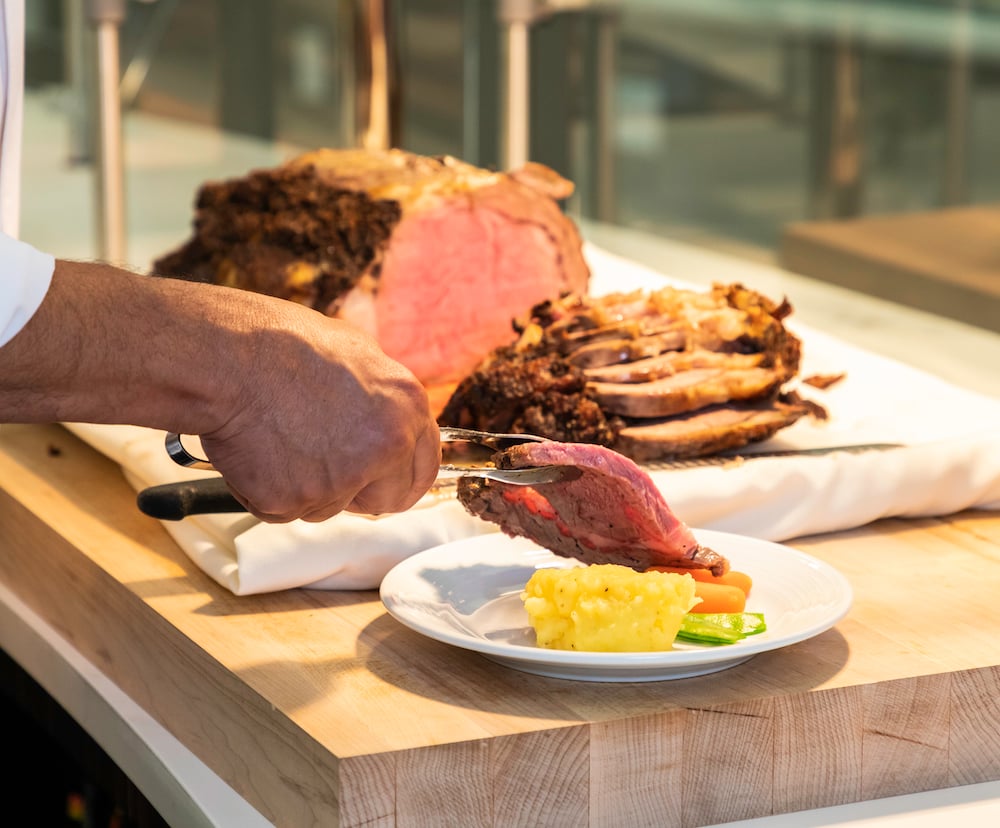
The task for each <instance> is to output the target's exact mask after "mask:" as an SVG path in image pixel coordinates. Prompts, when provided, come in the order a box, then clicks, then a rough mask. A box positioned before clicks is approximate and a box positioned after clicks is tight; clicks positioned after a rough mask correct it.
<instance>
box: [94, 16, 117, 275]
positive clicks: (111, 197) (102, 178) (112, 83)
mask: <svg viewBox="0 0 1000 828" xmlns="http://www.w3.org/2000/svg"><path fill="white" fill-rule="evenodd" d="M87 16H88V18H89V20H90V23H91V24H92V25H93V26H94V31H95V33H96V37H97V116H98V117H97V120H98V131H97V144H98V146H97V151H98V157H97V218H98V238H97V249H98V258H100V259H103V260H105V261H109V262H116V263H124V262H125V260H126V257H125V163H124V155H123V152H122V120H121V98H120V96H119V88H118V85H119V65H118V30H119V27H120V26H121V24H122V22H123V21H124V19H125V0H87Z"/></svg>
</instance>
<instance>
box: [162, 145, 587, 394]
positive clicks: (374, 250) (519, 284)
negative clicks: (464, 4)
mask: <svg viewBox="0 0 1000 828" xmlns="http://www.w3.org/2000/svg"><path fill="white" fill-rule="evenodd" d="M572 190H573V185H572V183H570V182H569V181H567V180H566V179H564V178H562V177H561V176H559V175H557V174H556V173H555V172H554V171H552V170H550V169H548V168H547V167H544V166H542V165H539V164H534V163H529V164H527V165H525V166H524V167H523V168H521V169H519V170H517V171H514V172H511V173H500V172H491V171H488V170H484V169H480V168H478V167H475V166H472V165H469V164H466V163H463V162H461V161H458V160H456V159H454V158H450V157H441V158H431V157H426V156H420V155H415V154H412V153H407V152H403V151H401V150H389V151H385V152H377V151H367V150H332V149H322V150H317V151H315V152H310V153H307V154H305V155H302V156H300V157H298V158H296V159H294V160H292V161H290V162H288V163H286V164H284V165H281V166H279V167H277V168H274V169H262V170H256V171H253V172H251V173H250V174H248V175H246V176H244V177H242V178H236V179H232V180H226V181H219V182H209V183H206V184H205V185H204V186H202V187H201V189H200V191H199V193H198V195H197V200H196V210H195V219H194V228H193V234H192V236H191V238H190V239H189V240H188V241H187V242H185V243H184V244H183V245H182V246H181V247H179V248H178V249H176V250H174V251H173V252H171V253H168V254H167V255H164V256H163V257H161V258H160V259H159V260H158V261H156V262H155V263H154V265H153V271H154V273H156V274H158V275H163V276H174V277H180V278H187V279H193V280H199V281H205V282H212V283H218V284H223V285H229V286H232V287H238V288H244V289H247V290H254V291H258V292H260V293H267V294H270V295H274V296H279V297H282V298H286V299H290V300H293V301H297V302H301V303H303V304H305V305H308V306H309V307H312V308H315V309H317V310H319V311H321V312H323V313H325V314H328V315H330V316H333V317H338V318H341V319H344V320H347V321H349V322H352V323H354V324H356V325H358V326H360V327H361V328H363V329H365V330H366V331H368V332H369V333H371V334H373V335H374V336H375V337H376V338H377V340H378V341H379V343H380V345H381V346H382V349H383V350H384V351H385V352H386V353H387V354H388V355H389V356H391V357H393V358H395V359H397V360H398V361H400V362H402V363H403V364H404V365H406V366H407V367H408V368H410V370H411V371H413V373H414V374H416V376H417V377H418V378H419V379H420V380H421V381H423V382H424V384H425V385H427V386H428V387H433V386H437V385H447V384H449V383H450V386H449V390H450V387H451V386H453V385H454V383H455V382H456V381H457V380H459V379H461V378H462V377H465V376H466V375H467V374H469V373H470V372H471V371H472V369H473V368H474V367H475V366H476V364H477V363H478V362H479V361H480V360H481V359H482V358H483V356H484V355H485V354H487V353H489V352H490V351H491V350H492V349H493V348H495V347H497V346H500V345H504V344H508V343H510V342H512V341H513V340H514V339H515V337H516V333H515V331H514V330H513V329H512V327H511V319H513V318H515V317H518V316H521V315H523V314H524V313H526V312H527V311H528V310H529V309H530V308H531V307H532V306H533V305H535V304H536V303H539V302H542V301H544V300H546V299H556V298H558V297H559V296H561V295H564V294H566V293H586V291H587V286H588V281H589V275H590V274H589V270H588V267H587V264H586V262H585V261H584V258H583V254H582V250H581V247H582V242H581V239H580V235H579V233H578V231H577V229H576V226H575V225H574V223H573V222H572V221H571V220H570V219H569V218H568V217H566V216H565V215H564V214H563V212H562V211H561V209H560V207H559V204H558V200H559V199H563V198H566V197H567V196H569V195H570V194H571V192H572Z"/></svg>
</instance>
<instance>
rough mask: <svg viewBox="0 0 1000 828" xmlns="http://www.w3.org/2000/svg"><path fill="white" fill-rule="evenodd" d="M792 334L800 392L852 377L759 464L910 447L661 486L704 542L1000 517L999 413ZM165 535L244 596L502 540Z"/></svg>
mask: <svg viewBox="0 0 1000 828" xmlns="http://www.w3.org/2000/svg"><path fill="white" fill-rule="evenodd" d="M586 252H587V257H588V261H589V262H590V265H591V269H592V272H593V278H592V286H591V290H592V292H593V293H595V294H602V293H607V292H610V291H618V290H630V289H633V288H656V287H661V286H663V285H665V284H672V285H676V286H678V287H690V285H686V284H685V283H683V282H680V281H677V280H674V279H668V278H666V277H665V276H663V275H662V274H659V273H656V272H653V271H650V270H648V269H645V268H643V267H641V266H639V265H636V264H634V263H632V262H629V261H627V260H623V259H621V258H618V257H615V256H611V255H610V254H607V253H605V252H603V251H600V250H597V249H595V248H594V247H593V246H590V245H588V246H587V250H586ZM748 287H751V288H752V287H753V285H748ZM695 289H699V290H700V289H702V288H700V287H699V288H695ZM774 298H775V299H777V298H780V297H774ZM791 299H792V301H793V304H794V297H791ZM789 327H790V328H791V329H792V330H793V331H794V332H795V333H796V334H797V335H798V336H800V337H801V338H802V343H803V363H802V368H801V371H800V376H802V377H808V376H810V375H813V374H835V373H841V372H844V373H846V378H845V379H844V380H842V381H841V382H840V383H838V384H836V385H834V386H832V387H830V388H829V389H827V390H825V391H821V390H817V389H814V388H811V387H809V386H803V387H802V389H801V391H802V394H803V395H804V396H807V397H808V398H810V399H812V400H814V401H816V402H818V403H820V404H821V405H823V406H824V407H826V408H827V409H828V411H829V412H830V419H829V420H827V421H818V420H814V419H813V418H807V419H804V420H800V421H799V422H798V423H796V424H795V425H793V426H791V427H790V428H787V429H785V430H783V431H781V432H779V433H778V434H777V435H776V436H775V437H774V438H772V439H771V440H769V441H767V442H766V443H760V444H757V445H756V448H757V449H760V450H763V449H784V448H810V447H820V446H831V445H843V444H853V443H870V442H893V443H904V444H905V445H906V447H905V448H900V449H892V450H888V451H873V452H868V453H860V454H851V453H837V454H828V455H823V456H813V457H782V458H767V459H763V458H762V459H758V460H753V461H749V462H745V463H742V464H730V465H727V466H721V467H720V466H714V467H701V468H691V469H684V470H679V471H653V472H652V473H651V477H652V478H653V480H654V482H655V483H656V485H657V486H658V487H659V488H660V490H661V491H662V492H663V494H664V496H665V498H666V500H667V503H668V504H669V505H670V507H671V508H672V509H673V511H674V512H675V513H676V514H677V515H678V517H680V518H681V519H682V520H684V521H685V522H686V523H688V524H689V525H691V526H694V527H700V528H704V529H714V530H721V531H727V532H735V533H739V534H744V535H751V536H754V537H758V538H763V539H765V540H772V541H784V540H788V539H790V538H794V537H798V536H801V535H807V534H813V533H818V532H828V531H834V530H842V529H848V528H853V527H857V526H861V525H864V524H866V523H869V522H871V521H873V520H877V519H878V518H883V517H890V516H907V517H918V516H932V515H944V514H951V513H954V512H957V511H960V510H962V509H966V508H971V507H979V508H986V509H997V508H1000V400H996V399H992V398H989V397H985V396H982V395H979V394H975V393H972V392H970V391H966V390H964V389H961V388H957V387H955V386H952V385H950V384H949V383H947V382H944V381H942V380H940V379H938V378H936V377H934V376H931V375H929V374H926V373H924V372H922V371H918V370H916V369H914V368H910V367H908V366H906V365H902V364H900V363H898V362H895V361H893V360H889V359H885V358H883V357H880V356H877V355H875V354H872V353H869V352H866V351H863V350H860V349H858V348H855V347H853V346H851V345H849V344H846V343H844V342H842V341H839V340H837V339H835V338H833V337H830V336H827V335H825V334H822V333H820V332H818V331H814V330H810V329H806V328H803V327H801V326H798V325H796V324H795V323H794V318H793V319H792V320H790V321H789ZM68 428H70V429H71V430H72V431H74V432H75V433H76V434H78V435H79V436H80V437H82V438H83V439H84V440H86V441H88V442H89V443H91V444H92V445H93V446H95V447H96V448H97V449H98V450H100V451H102V452H103V453H105V454H107V455H108V456H109V457H111V458H112V459H113V460H115V461H116V462H118V463H119V464H120V465H121V466H122V468H123V470H124V472H125V474H126V476H127V478H128V479H129V480H130V482H131V483H132V485H133V486H134V487H135V488H136V489H137V490H138V489H140V488H143V487H145V486H150V485H154V484H159V483H167V482H171V481H175V480H182V479H185V478H193V477H198V476H204V475H205V474H206V473H205V472H196V471H192V470H189V469H183V468H181V467H180V466H177V465H175V464H174V463H173V462H172V461H171V460H170V459H169V458H168V457H167V455H166V452H165V450H164V434H163V433H162V432H158V431H152V430H149V429H142V428H135V427H131V426H93V425H76V424H69V425H68ZM164 526H165V527H166V528H167V530H168V531H169V532H170V533H171V535H172V536H173V537H174V539H175V540H176V541H177V543H178V544H179V545H180V546H181V548H183V549H184V551H185V552H187V554H188V555H189V556H190V557H191V558H192V560H193V561H194V562H195V563H196V564H198V566H200V567H201V568H202V569H203V570H204V571H205V572H207V573H208V574H209V575H211V576H212V577H213V578H214V579H215V580H216V581H218V582H219V583H220V584H222V585H223V586H225V587H227V588H228V589H230V590H232V591H233V592H234V593H236V594H237V595H250V594H254V593H261V592H270V591H276V590H281V589H287V588H292V587H311V588H316V589H374V588H377V586H378V585H379V583H380V581H381V579H382V577H383V576H384V575H385V573H386V572H387V571H388V570H389V569H390V568H391V567H392V566H393V565H394V564H395V563H397V562H398V561H400V560H402V559H403V558H405V557H407V556H409V555H412V554H414V553H415V552H419V551H422V550H424V549H428V548H430V547H432V546H436V545H438V544H441V543H447V542H449V541H452V540H457V539H460V538H464V537H469V536H472V535H475V534H485V533H487V532H495V531H497V529H496V527H495V526H494V525H493V524H489V523H486V522H485V521H482V520H480V519H478V518H474V517H472V516H471V515H469V514H467V513H466V512H465V510H464V509H463V507H462V506H461V505H460V504H459V503H458V502H457V501H456V500H455V499H454V497H441V496H437V497H434V496H428V497H427V498H425V499H424V501H422V502H421V503H420V504H418V505H417V506H416V507H414V508H413V509H411V510H410V511H408V512H406V513H403V514H399V515H389V516H382V517H378V518H369V517H364V516H359V515H351V514H340V515H337V516H336V517H334V518H332V519H330V520H328V521H326V522H324V523H320V524H311V523H306V522H304V521H296V522H293V523H290V524H277V525H276V524H265V523H259V522H258V521H256V520H255V519H253V518H251V517H250V516H248V515H209V516H198V517H191V518H186V519H185V520H183V521H178V522H172V521H165V522H164Z"/></svg>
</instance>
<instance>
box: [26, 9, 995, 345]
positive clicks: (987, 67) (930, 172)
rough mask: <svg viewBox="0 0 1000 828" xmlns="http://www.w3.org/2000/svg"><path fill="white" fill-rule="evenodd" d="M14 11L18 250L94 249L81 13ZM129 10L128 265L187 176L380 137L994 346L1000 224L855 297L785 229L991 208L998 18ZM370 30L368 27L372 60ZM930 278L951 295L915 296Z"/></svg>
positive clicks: (122, 44)
mask: <svg viewBox="0 0 1000 828" xmlns="http://www.w3.org/2000/svg"><path fill="white" fill-rule="evenodd" d="M26 6H27V15H28V17H27V27H28V43H27V45H28V52H27V62H26V74H27V83H28V102H27V105H26V127H25V129H26V139H25V174H24V217H23V220H22V236H23V237H24V238H25V239H26V240H28V241H31V242H34V243H36V244H39V245H41V246H44V247H46V248H48V249H50V250H52V251H53V252H56V253H58V254H61V255H69V256H78V257H92V256H95V255H100V253H101V247H100V244H101V242H100V239H99V234H100V228H99V227H96V226H95V222H96V221H97V219H96V216H98V215H99V213H95V211H94V209H93V205H94V200H93V199H94V189H95V188H94V178H95V163H96V161H95V141H96V138H95V134H96V129H95V112H96V104H95V87H96V85H97V82H96V79H95V66H96V65H97V64H96V59H95V43H94V41H95V38H94V29H95V27H94V21H93V19H92V15H91V12H90V11H89V9H90V8H91V4H89V3H87V2H82V0H29V2H28V3H27V4H26ZM124 7H125V12H126V13H125V17H124V19H123V20H122V21H121V23H120V25H119V26H117V27H116V28H117V29H118V37H119V45H118V53H119V54H118V57H119V72H118V74H119V78H118V90H119V93H120V99H121V107H122V116H123V121H122V136H123V142H122V147H123V152H122V155H123V169H124V179H125V180H124V188H125V218H124V224H125V231H126V238H127V257H128V261H130V262H132V263H133V264H135V266H137V267H145V266H147V265H148V262H149V261H150V260H151V258H152V257H154V256H155V255H158V254H159V253H162V252H164V251H165V250H166V249H168V248H171V247H173V246H175V245H176V244H178V243H179V242H180V241H182V240H184V238H186V235H187V233H188V230H189V226H190V222H191V218H192V204H193V199H194V195H195V192H196V190H197V188H198V186H199V185H200V184H201V183H203V182H204V181H205V180H208V179H215V178H221V177H227V176H232V175H241V174H243V173H245V172H247V171H248V170H249V169H251V168H253V167H257V166H266V165H271V164H275V163H278V162H279V161H281V160H283V159H284V158H287V157H289V156H290V155H292V154H295V153H296V152H298V151H301V150H304V149H310V148H314V147H317V146H349V145H356V144H363V143H365V142H369V143H370V142H371V141H373V140H374V141H375V142H376V143H378V142H379V141H382V142H388V143H391V144H392V145H395V146H400V147H403V148H405V149H408V150H412V151H414V152H418V153H425V154H433V155H438V154H451V155H455V156H458V157H460V158H463V159H465V160H467V161H470V162H472V163H475V164H479V165H482V166H487V167H495V168H500V169H503V168H507V167H508V166H510V165H511V164H514V163H516V162H518V161H519V160H523V158H525V157H529V158H530V159H531V160H534V161H540V162H542V163H545V164H548V165H549V166H551V167H553V168H554V169H556V170H557V171H559V172H560V173H562V174H563V175H564V176H566V177H567V178H569V179H571V180H572V181H574V182H575V184H576V192H575V194H574V195H573V197H572V198H571V199H570V200H569V202H568V203H567V205H566V209H567V211H568V212H569V213H570V214H571V215H573V216H574V217H577V218H578V219H580V221H581V222H584V223H588V222H593V223H595V224H598V225H600V226H602V227H612V228H621V229H623V230H630V231H641V232H643V233H647V234H652V235H654V236H656V237H658V238H664V239H670V240H674V241H679V242H684V243H689V244H694V245H698V246H700V247H704V248H709V249H712V250H716V251H721V252H725V253H728V254H731V255H734V256H738V257H741V258H746V259H753V260H755V261H763V262H775V263H779V264H784V265H786V266H789V267H794V268H795V269H797V270H798V271H800V272H807V275H816V276H817V277H818V278H823V279H828V280H832V281H838V280H841V281H843V283H844V284H846V285H848V286H851V287H854V288H855V289H861V290H868V291H870V292H872V293H880V294H882V295H885V296H888V298H892V299H898V300H899V301H902V302H907V303H909V304H912V305H916V306H925V307H929V308H930V309H934V310H936V311H940V312H941V313H946V314H949V315H952V316H954V317H956V318H965V319H966V320H967V321H970V322H973V323H975V324H978V325H982V326H986V327H990V326H991V325H996V326H997V328H998V329H1000V313H994V311H995V309H996V307H1000V306H994V305H989V304H988V303H987V306H985V307H987V310H983V307H984V306H983V305H982V304H981V303H980V302H978V301H977V299H978V298H979V297H982V296H989V297H990V301H993V300H994V299H996V300H998V301H1000V224H997V223H996V219H993V220H992V221H993V223H991V224H990V223H989V222H988V223H987V226H988V228H991V231H995V232H994V234H993V238H994V239H996V240H997V241H996V243H995V244H994V246H993V247H992V248H990V247H989V246H987V247H985V248H983V249H984V250H985V251H986V252H985V253H983V254H982V255H981V256H980V259H982V257H983V256H985V258H986V259H987V261H985V262H984V261H981V260H980V261H977V262H976V263H975V264H976V268H975V273H974V274H973V277H971V286H970V282H969V279H966V280H965V283H964V284H958V282H961V281H962V278H963V277H961V276H959V277H955V276H954V275H953V274H951V273H949V272H944V273H934V274H927V273H921V274H918V276H919V278H918V279H917V280H916V282H914V280H913V279H912V278H908V275H907V274H906V273H905V272H903V273H902V274H900V273H896V274H895V275H894V276H892V275H891V274H890V275H891V278H890V277H886V278H880V279H874V278H873V279H869V280H868V282H869V284H865V283H863V282H864V280H859V279H855V280H854V281H855V283H852V281H851V278H850V274H846V273H843V272H842V271H845V270H850V268H844V267H842V266H838V265H836V264H833V265H828V266H826V267H825V269H824V267H821V266H820V263H819V262H818V259H817V260H816V261H817V264H816V267H815V268H814V269H815V271H816V272H815V273H808V271H809V270H810V269H811V268H812V264H811V263H812V262H813V259H810V258H809V254H808V252H807V253H806V254H805V259H804V260H803V255H801V250H799V249H798V248H796V251H797V252H796V251H792V246H790V242H789V234H790V233H794V232H796V228H805V229H804V232H806V233H807V234H808V232H811V231H810V228H813V227H819V228H821V229H824V231H825V229H826V228H829V227H831V226H834V227H837V226H840V225H843V226H844V227H856V226H860V227H862V228H865V227H867V226H868V225H856V224H852V223H853V222H857V221H858V220H864V219H866V218H869V217H876V216H892V217H904V216H908V215H924V214H931V215H937V214H938V212H939V211H944V212H946V213H948V215H959V216H960V217H961V216H962V215H964V214H962V213H959V214H954V213H952V212H951V211H952V210H954V209H955V208H977V207H985V208H989V209H992V208H990V205H991V204H996V203H998V202H1000V165H998V164H997V163H996V156H997V148H998V141H997V138H996V136H997V135H998V134H1000V2H996V0H992V1H991V0H978V2H976V1H975V0H870V2H842V1H839V2H838V0H755V2H745V0H616V2H597V0H595V1H594V2H587V0H548V2H543V0H405V2H404V0H395V2H393V0H281V1H280V2H278V0H152V1H151V2H140V1H139V0H128V2H125V3H124ZM373 31H374V32H375V34H376V35H377V34H378V33H379V32H380V31H382V32H384V35H385V37H384V39H383V40H381V42H382V43H384V44H385V47H386V50H387V51H386V57H385V60H384V61H380V60H379V58H380V52H379V51H378V48H377V46H376V47H374V50H373V45H372V44H373V43H376V42H377V39H375V40H373ZM380 70H382V71H381V72H380ZM382 80H384V84H383V85H382V86H381V87H379V83H380V82H381V81H382ZM373 90H374V93H373ZM378 96H381V97H378ZM379 107H383V108H384V111H383V110H380V109H379ZM380 114H381V115H384V118H383V120H382V122H380V121H379V117H378V116H379V115H380ZM373 130H374V131H375V132H376V133H377V134H375V135H374V138H373ZM522 144H523V146H522ZM975 215H977V216H978V215H979V213H976V214H975ZM984 215H986V217H987V219H988V218H989V217H990V216H991V215H992V214H991V213H986V214H984ZM997 215H1000V213H998V214H997ZM829 222H833V223H834V224H833V225H830V224H829ZM586 226H590V225H586ZM962 226H963V227H965V226H967V225H965V224H963V225H962ZM874 232H875V233H876V235H878V234H879V233H880V232H881V231H879V229H878V225H876V226H875V231H874ZM890 232H891V228H890ZM914 235H915V236H918V237H922V236H924V235H925V234H924V233H923V232H915V233H911V236H914ZM903 238H904V240H905V239H906V238H907V236H906V233H905V232H904V234H903ZM799 241H801V238H800V239H799ZM942 244H943V245H944V248H945V249H944V251H943V252H942V251H937V252H936V255H939V256H944V257H945V258H947V257H948V256H950V255H951V254H950V253H949V252H948V248H947V241H945V242H942ZM955 244H957V245H958V246H959V247H960V248H962V249H964V250H968V249H969V243H968V242H967V241H962V240H959V241H956V242H955ZM800 247H801V245H800ZM978 249H979V248H977V250H978ZM990 250H994V251H995V255H993V256H992V258H991V254H990ZM793 252H795V255H793ZM915 255H916V256H917V258H919V257H920V256H921V255H922V254H920V253H919V251H917V253H916V254H915ZM814 258H815V257H814ZM820 258H821V257H820ZM961 269H962V268H961V267H956V268H955V270H961ZM944 270H946V271H948V270H951V268H944ZM676 275H678V276H682V275H683V274H676ZM932 277H933V279H935V280H937V283H944V284H945V285H947V284H948V283H949V280H951V282H952V283H954V284H955V291H957V293H956V296H952V297H951V299H949V300H947V301H945V300H943V299H942V298H941V295H940V291H938V293H935V285H931V288H929V289H928V290H924V291H923V293H921V292H920V291H919V290H916V289H915V288H914V285H915V284H916V285H917V287H919V285H920V284H922V282H921V281H920V280H921V279H923V280H924V281H925V282H928V284H930V282H929V281H928V280H929V279H931V278H932ZM918 283H919V284H918ZM937 283H935V284H937ZM937 287H940V285H937ZM970 291H971V292H970ZM958 294H961V295H960V296H959V295H958ZM949 302H950V304H949ZM991 320H995V321H991Z"/></svg>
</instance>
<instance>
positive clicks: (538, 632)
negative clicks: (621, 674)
mask: <svg viewBox="0 0 1000 828" xmlns="http://www.w3.org/2000/svg"><path fill="white" fill-rule="evenodd" d="M521 600H522V601H524V608H525V609H526V610H527V612H528V618H529V619H530V621H531V626H532V627H534V629H535V637H536V639H537V643H538V646H539V647H547V648H549V649H553V650H588V651H591V652H649V651H655V650H670V649H672V648H673V643H674V639H675V638H676V637H677V631H678V629H680V625H681V621H682V620H683V618H684V615H685V613H687V612H688V611H689V610H690V609H691V608H692V607H693V606H694V605H695V604H696V603H697V601H698V599H697V598H696V597H695V594H694V579H693V578H692V577H691V576H690V575H675V574H673V573H666V572H636V571H635V570H633V569H629V568H628V567H627V566H618V565H617V564H593V565H591V566H583V567H574V568H572V569H538V570H536V571H535V573H534V574H533V575H532V576H531V579H530V580H529V581H528V583H527V585H526V586H525V588H524V592H522V593H521Z"/></svg>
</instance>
